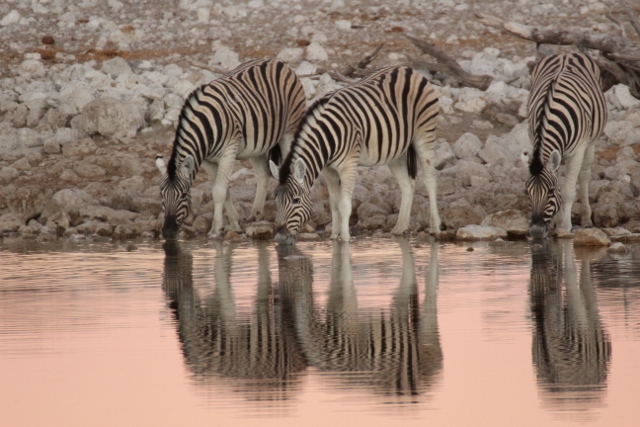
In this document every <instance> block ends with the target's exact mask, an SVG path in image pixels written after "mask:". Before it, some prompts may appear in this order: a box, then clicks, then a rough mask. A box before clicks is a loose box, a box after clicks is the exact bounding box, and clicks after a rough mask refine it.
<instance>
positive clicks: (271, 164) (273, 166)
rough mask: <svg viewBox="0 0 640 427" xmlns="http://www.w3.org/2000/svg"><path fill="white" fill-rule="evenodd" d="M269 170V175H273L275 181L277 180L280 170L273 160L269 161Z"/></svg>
mask: <svg viewBox="0 0 640 427" xmlns="http://www.w3.org/2000/svg"><path fill="white" fill-rule="evenodd" d="M269 169H270V170H271V175H273V177H274V178H275V179H278V177H279V176H280V170H279V169H278V165H276V164H275V163H274V162H273V160H269Z"/></svg>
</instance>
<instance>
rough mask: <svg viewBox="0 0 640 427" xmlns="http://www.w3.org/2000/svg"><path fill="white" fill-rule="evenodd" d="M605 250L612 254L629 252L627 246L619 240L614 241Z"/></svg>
mask: <svg viewBox="0 0 640 427" xmlns="http://www.w3.org/2000/svg"><path fill="white" fill-rule="evenodd" d="M607 252H610V253H614V254H626V253H629V248H628V247H626V246H625V245H624V243H621V242H614V243H612V244H611V246H609V247H608V248H607Z"/></svg>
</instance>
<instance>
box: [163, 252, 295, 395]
mask: <svg viewBox="0 0 640 427" xmlns="http://www.w3.org/2000/svg"><path fill="white" fill-rule="evenodd" d="M214 244H215V247H216V259H215V267H214V278H215V287H214V288H213V290H212V291H210V292H203V290H202V289H196V288H195V287H194V285H193V273H192V268H193V267H192V265H193V258H192V256H191V254H190V253H188V252H187V251H185V250H183V249H181V248H180V247H179V246H178V242H174V241H167V242H165V246H164V248H165V264H164V265H165V272H164V281H163V289H164V290H165V292H166V297H167V300H168V304H169V307H170V308H171V309H172V310H173V313H174V315H175V320H176V328H177V332H178V337H179V340H180V343H181V346H182V352H183V355H184V360H185V363H186V365H187V367H188V369H189V370H190V371H191V373H192V374H193V377H194V379H195V381H196V383H199V384H202V385H212V384H218V385H223V384H226V385H231V386H232V387H233V389H234V391H238V390H240V391H242V392H244V393H246V395H247V397H248V398H250V399H251V400H268V401H270V402H274V401H279V400H286V399H289V398H291V397H292V396H291V394H292V392H293V391H295V390H296V384H297V381H296V380H297V376H296V373H298V372H301V371H303V370H304V369H305V368H306V362H305V359H304V356H303V354H302V352H301V349H300V346H299V344H298V343H297V341H296V336H295V330H294V328H293V326H292V325H293V320H292V317H293V308H292V304H291V301H290V299H288V298H287V297H286V295H282V294H281V293H280V292H279V290H278V289H274V286H273V285H272V281H271V274H270V271H269V253H268V250H267V247H266V246H265V245H259V246H258V275H257V280H258V286H257V292H256V295H255V299H254V302H253V308H252V311H251V313H250V314H248V313H244V312H242V311H239V310H238V309H237V306H236V301H235V296H234V292H233V287H232V284H231V280H230V278H231V264H232V258H233V246H229V247H226V250H225V247H223V245H222V243H220V242H215V243H214ZM199 291H200V292H199ZM207 291H208V289H207Z"/></svg>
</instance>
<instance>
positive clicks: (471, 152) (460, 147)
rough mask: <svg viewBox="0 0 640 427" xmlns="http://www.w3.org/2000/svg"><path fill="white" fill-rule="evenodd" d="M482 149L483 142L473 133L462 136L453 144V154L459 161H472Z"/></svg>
mask: <svg viewBox="0 0 640 427" xmlns="http://www.w3.org/2000/svg"><path fill="white" fill-rule="evenodd" d="M480 149H482V141H480V138H478V137H477V136H475V135H474V134H472V133H471V132H466V133H464V134H462V135H461V136H460V138H458V140H457V141H456V142H455V143H454V144H453V152H454V153H455V155H456V157H457V158H459V159H472V158H474V157H476V156H477V155H478V153H479V152H480Z"/></svg>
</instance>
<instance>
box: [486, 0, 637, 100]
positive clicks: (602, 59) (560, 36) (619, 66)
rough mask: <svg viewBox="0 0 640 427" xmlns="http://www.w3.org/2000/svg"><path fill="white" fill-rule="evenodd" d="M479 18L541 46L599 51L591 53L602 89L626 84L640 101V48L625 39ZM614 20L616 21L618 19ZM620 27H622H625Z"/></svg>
mask: <svg viewBox="0 0 640 427" xmlns="http://www.w3.org/2000/svg"><path fill="white" fill-rule="evenodd" d="M625 11H626V13H627V16H628V17H629V20H630V21H631V24H632V26H633V27H634V29H635V30H636V31H637V32H638V34H640V22H638V19H637V18H636V17H635V15H634V13H633V12H632V11H631V9H630V8H626V10H625ZM476 18H478V21H479V22H480V23H482V24H485V25H488V26H490V27H494V28H499V29H501V30H503V31H506V32H507V33H510V34H512V35H515V36H517V37H521V38H523V39H526V40H531V41H534V42H536V43H537V44H538V45H540V44H554V45H566V46H571V45H573V46H576V47H577V48H579V49H581V50H586V49H592V50H597V51H598V52H599V55H598V54H591V57H593V58H594V60H595V61H596V62H597V63H598V65H599V66H600V69H601V70H602V72H603V73H602V77H603V89H604V90H607V89H609V88H610V87H611V86H612V85H614V84H617V83H622V84H626V85H627V86H629V91H630V92H631V94H632V95H633V96H634V97H636V98H638V99H640V46H639V45H637V44H635V43H633V42H632V41H631V40H629V39H628V38H626V37H624V36H614V35H607V34H599V33H594V32H592V31H588V30H580V29H577V30H559V29H556V28H536V27H532V26H529V25H523V24H519V23H517V22H509V21H505V20H504V19H501V18H498V17H496V16H492V15H488V14H485V13H476ZM610 19H611V18H610ZM612 20H614V21H615V18H613V19H612ZM619 25H620V27H622V24H619ZM623 34H624V32H623Z"/></svg>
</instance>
